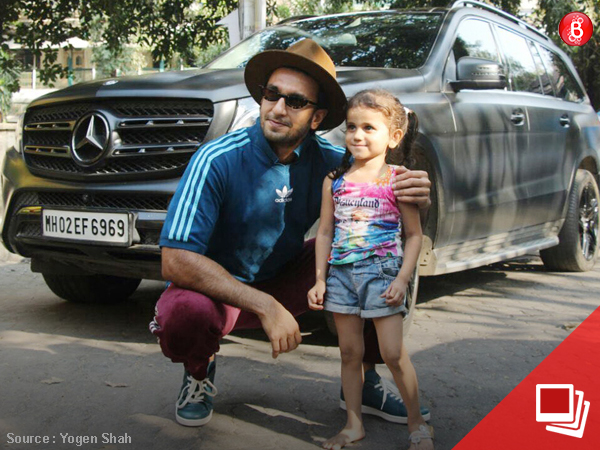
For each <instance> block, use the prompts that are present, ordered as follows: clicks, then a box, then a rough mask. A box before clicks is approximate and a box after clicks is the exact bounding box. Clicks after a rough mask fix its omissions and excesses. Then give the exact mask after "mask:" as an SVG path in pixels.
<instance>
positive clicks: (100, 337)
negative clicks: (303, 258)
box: [0, 257, 600, 450]
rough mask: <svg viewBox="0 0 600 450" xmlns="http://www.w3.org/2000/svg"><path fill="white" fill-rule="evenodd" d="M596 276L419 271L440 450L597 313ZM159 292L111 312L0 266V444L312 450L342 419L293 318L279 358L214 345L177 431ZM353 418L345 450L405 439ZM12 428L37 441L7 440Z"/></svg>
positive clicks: (414, 336) (251, 339)
mask: <svg viewBox="0 0 600 450" xmlns="http://www.w3.org/2000/svg"><path fill="white" fill-rule="evenodd" d="M599 275H600V264H598V266H597V269H596V270H594V271H592V272H589V273H583V274H561V273H548V272H545V271H544V269H543V266H542V265H541V262H540V261H539V259H538V258H537V257H531V258H526V259H522V260H519V261H514V262H510V263H508V264H496V265H493V266H488V267H485V268H480V269H475V270H471V271H468V272H465V273H460V274H452V275H446V276H441V277H436V278H427V279H423V280H422V284H421V291H420V295H419V302H420V303H419V305H418V309H417V312H416V314H415V319H414V323H413V326H412V329H411V333H410V336H409V340H408V347H409V350H410V352H411V355H412V358H413V361H414V364H415V366H416V368H417V371H418V374H419V380H420V385H421V392H422V401H423V403H424V404H425V405H427V406H429V407H430V408H431V411H432V421H431V423H432V424H433V425H434V426H435V428H436V433H437V443H436V448H437V449H439V450H444V449H451V448H452V447H453V446H454V445H455V444H456V443H457V442H458V441H459V440H460V439H461V438H462V437H463V436H464V435H466V434H467V433H468V431H469V430H470V429H471V428H473V427H474V426H475V425H476V424H477V423H478V422H479V421H480V420H481V418H483V417H484V416H485V415H486V414H487V413H488V412H489V411H490V410H491V409H492V408H493V407H494V406H495V405H496V404H497V403H498V402H499V401H500V400H501V399H502V398H504V396H506V395H507V394H508V393H509V392H510V391H511V390H512V388H513V387H514V386H516V385H517V384H518V383H519V382H520V381H521V380H522V379H523V378H524V377H525V376H526V375H527V374H529V372H530V371H531V370H533V368H535V366H537V364H538V363H539V362H540V361H542V359H543V358H544V357H545V356H547V355H548V354H549V353H550V352H551V351H552V350H553V349H554V348H555V347H556V346H557V345H558V344H559V343H560V342H561V341H562V340H563V339H564V338H565V337H566V336H567V335H568V334H569V333H570V331H571V330H572V328H573V327H574V326H576V325H577V324H579V323H580V322H581V321H583V320H584V319H585V318H586V317H587V316H588V315H589V314H590V313H591V312H592V311H593V310H594V309H595V308H596V307H598V304H599V303H600V301H599V295H598V292H600V276H599ZM161 290H162V285H161V284H160V283H154V282H145V283H143V284H142V286H141V287H140V289H139V290H138V292H136V294H135V295H134V297H133V298H132V299H131V300H130V301H129V302H127V303H124V304H122V305H118V306H112V307H100V306H84V305H75V304H69V303H66V302H63V301H61V300H60V299H58V298H56V297H55V296H53V294H52V293H51V292H50V291H49V290H48V289H47V288H46V287H45V285H44V283H43V280H42V278H41V276H39V275H38V274H31V273H30V272H29V267H28V265H27V264H25V263H15V262H14V261H13V262H4V263H0V310H1V311H2V314H1V315H0V448H6V449H21V448H26V449H35V448H39V449H44V450H46V449H48V450H62V449H76V448H83V449H105V450H108V449H112V450H114V449H131V450H134V449H136V450H137V449H178V450H186V449H203V450H237V449H239V450H242V449H282V448H286V449H288V450H296V449H315V448H317V447H316V446H317V445H319V443H320V442H322V440H323V438H325V437H328V436H330V435H332V434H333V433H334V432H336V431H337V429H338V428H340V427H341V426H342V425H343V423H344V413H343V412H342V411H341V410H340V409H338V407H337V400H338V393H339V376H338V373H339V356H338V350H337V348H336V347H335V340H334V339H333V338H332V337H331V336H330V335H329V334H328V333H327V331H325V329H324V327H323V322H322V320H321V317H320V316H319V315H318V314H310V315H307V316H305V317H304V318H303V319H302V320H301V327H302V331H303V333H304V343H303V345H302V346H301V347H300V348H299V350H297V351H295V352H293V353H291V354H286V355H282V356H281V357H280V358H279V359H278V360H276V361H273V360H272V359H271V358H270V351H269V344H268V342H267V341H266V339H265V338H264V336H263V334H262V333H261V332H258V331H257V332H244V333H238V334H236V335H235V336H231V337H229V338H228V339H226V340H225V341H224V342H223V345H222V347H221V353H220V354H221V357H220V358H219V360H218V367H217V383H216V384H217V386H218V389H219V395H218V396H217V397H216V400H215V401H216V409H215V415H214V417H213V420H212V421H211V422H210V423H209V424H208V425H206V426H205V427H203V428H200V429H193V428H184V427H181V426H179V425H177V424H176V423H175V422H174V417H173V416H174V401H175V398H176V395H177V393H178V389H179V386H180V382H181V377H182V372H183V371H182V369H181V367H180V366H179V365H176V364H172V363H170V362H169V361H168V360H166V359H165V358H164V357H163V356H162V354H161V353H160V350H159V347H158V345H157V343H156V342H155V340H154V339H153V337H152V336H151V335H150V334H149V332H148V331H147V324H148V322H149V320H150V319H151V318H152V316H153V308H154V303H155V301H156V299H157V298H158V296H159V295H160V292H161ZM380 372H381V373H383V374H385V375H387V376H389V372H387V370H386V369H385V368H381V369H380ZM365 425H366V428H367V438H366V439H365V440H363V441H362V442H360V443H358V444H356V445H354V446H352V447H350V448H355V449H362V450H371V449H388V448H394V449H402V448H406V439H407V436H408V433H407V431H406V427H404V426H402V425H393V424H389V423H387V422H384V421H382V420H380V419H377V418H372V417H367V418H366V423H365ZM24 436H38V437H40V438H39V439H43V438H46V439H47V441H48V442H47V443H45V444H37V445H32V444H30V445H17V444H16V443H15V441H16V439H17V437H20V438H23V437H24ZM119 438H120V439H121V442H124V443H118V442H119ZM91 441H97V442H95V443H94V442H91ZM10 442H12V443H10Z"/></svg>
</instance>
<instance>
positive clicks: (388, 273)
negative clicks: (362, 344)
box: [324, 256, 407, 319]
mask: <svg viewBox="0 0 600 450" xmlns="http://www.w3.org/2000/svg"><path fill="white" fill-rule="evenodd" d="M401 264H402V259H401V258H398V257H396V256H371V257H369V258H367V259H363V260H362V261H356V262H354V263H349V264H338V265H335V264H331V265H330V266H329V273H328V275H327V290H326V292H325V305H324V307H325V310H326V311H331V312H334V313H341V314H354V315H357V316H360V317H362V318H364V319H370V318H374V317H385V316H391V315H393V314H402V315H406V312H407V311H406V306H405V305H404V303H402V304H400V305H399V306H390V305H388V304H387V303H386V302H385V298H382V297H380V295H381V294H383V293H384V292H385V290H386V289H387V288H388V287H389V285H390V284H391V283H392V281H394V279H395V278H396V276H397V275H398V272H399V271H400V265H401ZM404 301H406V295H405V296H404Z"/></svg>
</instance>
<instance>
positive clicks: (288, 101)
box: [259, 86, 318, 109]
mask: <svg viewBox="0 0 600 450" xmlns="http://www.w3.org/2000/svg"><path fill="white" fill-rule="evenodd" d="M259 87H260V88H261V90H262V96H263V98H264V99H265V100H267V101H269V102H277V101H279V99H280V98H283V99H285V105H286V106H289V107H290V108H292V109H302V108H304V107H305V106H306V105H308V104H311V105H314V106H318V104H317V103H315V102H311V101H310V100H309V99H307V98H305V97H302V96H301V95H298V94H290V95H285V94H281V93H279V92H278V91H277V90H275V89H273V88H270V87H265V86H259Z"/></svg>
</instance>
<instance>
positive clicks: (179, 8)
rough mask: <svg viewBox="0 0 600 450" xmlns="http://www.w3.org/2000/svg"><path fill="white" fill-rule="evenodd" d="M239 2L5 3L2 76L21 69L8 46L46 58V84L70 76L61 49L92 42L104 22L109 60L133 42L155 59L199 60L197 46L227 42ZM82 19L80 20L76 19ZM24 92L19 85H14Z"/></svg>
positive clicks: (0, 27)
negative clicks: (229, 19) (75, 41)
mask: <svg viewBox="0 0 600 450" xmlns="http://www.w3.org/2000/svg"><path fill="white" fill-rule="evenodd" d="M237 4H238V2H237V1H235V0H118V1H117V0H0V8H2V9H1V11H2V14H1V15H0V49H1V50H2V51H3V53H0V72H2V73H4V72H6V71H8V70H10V69H14V68H15V67H16V62H15V61H14V59H12V58H11V57H10V56H9V55H10V53H9V49H8V45H7V42H8V41H10V40H14V41H15V42H16V43H19V44H21V45H23V46H24V47H25V48H28V49H30V50H31V51H32V53H33V54H34V55H35V56H36V57H40V56H42V55H43V59H42V61H43V67H41V68H40V70H39V75H40V80H41V81H42V83H49V82H52V81H53V80H55V79H56V78H58V77H59V76H65V75H67V71H68V68H64V67H62V66H61V65H60V64H59V63H57V56H58V51H57V50H56V48H54V49H53V48H52V47H53V46H54V47H56V46H58V45H59V44H61V43H64V42H66V41H67V40H68V39H69V38H74V37H79V38H81V39H85V40H89V39H90V36H91V34H93V32H94V30H96V29H98V22H100V23H101V27H100V28H101V30H102V31H101V35H100V41H101V42H102V43H103V45H104V46H105V49H106V51H107V52H108V55H109V57H113V58H115V57H119V56H121V55H122V53H123V51H124V49H125V48H126V47H127V46H128V45H130V44H134V45H135V44H137V45H141V46H144V47H146V48H149V49H151V51H152V56H153V58H154V60H156V61H159V60H164V61H167V63H168V62H170V61H171V60H172V58H173V56H174V55H179V57H180V58H181V59H182V60H183V61H184V62H185V63H190V62H193V61H194V60H195V58H196V56H197V55H196V53H197V50H196V49H197V48H206V47H208V46H209V45H210V44H214V43H216V42H217V43H218V42H223V41H224V40H225V39H226V31H225V30H223V29H222V27H220V26H218V25H217V22H218V21H219V20H220V19H221V18H222V17H224V16H225V15H227V14H229V13H230V12H231V11H232V10H233V9H235V8H236V7H237ZM73 18H76V19H77V20H72V19H73ZM11 90H12V92H15V91H16V90H18V82H17V83H16V84H14V83H13V84H12V85H11Z"/></svg>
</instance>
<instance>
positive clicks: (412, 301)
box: [325, 269, 419, 337]
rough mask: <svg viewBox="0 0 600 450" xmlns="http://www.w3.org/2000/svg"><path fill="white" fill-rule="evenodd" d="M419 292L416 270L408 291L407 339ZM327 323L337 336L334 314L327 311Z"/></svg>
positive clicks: (404, 321)
mask: <svg viewBox="0 0 600 450" xmlns="http://www.w3.org/2000/svg"><path fill="white" fill-rule="evenodd" d="M418 291H419V272H418V269H415V271H414V272H413V276H412V277H411V279H410V284H409V285H408V289H407V296H408V299H407V302H406V309H407V310H408V313H407V314H406V315H405V316H404V319H403V321H402V323H403V328H402V334H403V335H404V336H405V337H406V336H407V335H408V330H409V329H410V325H411V323H412V320H413V316H414V314H415V306H416V304H417V293H418ZM325 322H326V323H327V329H328V330H329V332H330V333H331V334H333V335H334V336H337V329H336V328H335V320H334V318H333V313H332V312H330V311H325Z"/></svg>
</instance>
